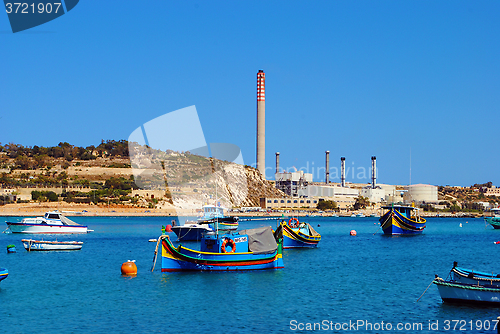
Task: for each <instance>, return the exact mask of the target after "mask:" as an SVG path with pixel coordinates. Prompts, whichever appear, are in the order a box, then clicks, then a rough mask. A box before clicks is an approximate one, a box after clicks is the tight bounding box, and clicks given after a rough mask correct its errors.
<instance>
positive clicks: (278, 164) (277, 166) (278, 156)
mask: <svg viewBox="0 0 500 334" xmlns="http://www.w3.org/2000/svg"><path fill="white" fill-rule="evenodd" d="M279 172H280V152H276V173H279Z"/></svg>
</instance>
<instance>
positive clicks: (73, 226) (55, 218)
mask: <svg viewBox="0 0 500 334" xmlns="http://www.w3.org/2000/svg"><path fill="white" fill-rule="evenodd" d="M6 224H7V226H8V227H9V230H10V231H11V232H12V233H32V234H40V233H45V234H52V233H66V234H70V233H88V232H92V230H89V229H88V228H87V226H84V225H80V224H78V223H75V222H74V221H72V220H71V219H69V218H67V217H65V216H63V215H62V214H61V213H60V212H58V211H51V212H46V213H45V215H44V216H43V217H36V218H24V219H23V220H22V221H20V222H6Z"/></svg>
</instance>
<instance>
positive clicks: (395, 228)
mask: <svg viewBox="0 0 500 334" xmlns="http://www.w3.org/2000/svg"><path fill="white" fill-rule="evenodd" d="M382 208H383V209H387V212H386V213H385V214H384V215H383V216H382V217H380V219H379V221H380V226H381V227H382V229H383V231H384V234H386V235H414V234H421V233H422V232H423V231H424V228H425V222H426V221H425V219H424V218H422V217H420V216H419V209H418V208H416V207H414V206H413V205H411V206H409V205H396V204H393V205H391V206H383V207H382Z"/></svg>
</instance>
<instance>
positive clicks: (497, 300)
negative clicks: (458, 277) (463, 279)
mask: <svg viewBox="0 0 500 334" xmlns="http://www.w3.org/2000/svg"><path fill="white" fill-rule="evenodd" d="M433 283H434V284H436V286H437V288H438V291H439V294H440V296H441V299H442V300H443V301H444V302H448V303H466V304H484V305H495V306H497V307H498V306H500V287H498V286H496V285H489V284H484V285H478V284H467V283H460V282H457V281H454V280H449V281H445V280H444V279H442V278H440V277H438V276H437V275H436V278H435V279H434V281H433Z"/></svg>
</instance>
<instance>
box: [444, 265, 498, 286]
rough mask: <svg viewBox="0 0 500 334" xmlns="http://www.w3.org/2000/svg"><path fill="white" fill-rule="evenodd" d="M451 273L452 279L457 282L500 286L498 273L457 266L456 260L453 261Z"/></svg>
mask: <svg viewBox="0 0 500 334" xmlns="http://www.w3.org/2000/svg"><path fill="white" fill-rule="evenodd" d="M451 274H453V280H454V281H455V282H458V283H465V284H473V285H491V286H497V287H500V274H496V273H486V272H481V271H475V270H471V269H465V268H460V267H457V262H454V263H453V268H452V269H451Z"/></svg>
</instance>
